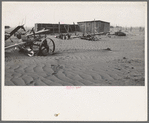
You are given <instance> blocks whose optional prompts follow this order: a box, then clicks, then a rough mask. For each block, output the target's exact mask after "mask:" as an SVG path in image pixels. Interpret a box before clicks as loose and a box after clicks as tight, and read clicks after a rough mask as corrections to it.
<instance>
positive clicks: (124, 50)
mask: <svg viewBox="0 0 149 123" xmlns="http://www.w3.org/2000/svg"><path fill="white" fill-rule="evenodd" d="M49 37H50V38H52V39H53V40H54V42H55V45H56V49H55V53H54V54H53V55H49V56H34V57H28V56H26V55H25V54H23V53H19V52H18V51H17V50H14V49H11V50H7V51H6V52H5V85H7V86H16V85H17V86H144V85H145V79H144V78H145V77H144V74H145V68H144V65H145V63H144V61H145V60H144V59H145V57H144V54H145V51H144V43H145V39H144V33H140V32H139V31H138V32H137V31H136V32H131V33H129V34H127V36H124V37H120V36H119V37H117V36H111V38H109V37H107V36H99V37H100V40H99V41H88V40H82V39H79V38H76V39H71V40H61V39H56V38H54V36H49ZM8 44H9V45H10V41H8V42H7V43H6V45H8ZM107 48H110V49H111V50H107Z"/></svg>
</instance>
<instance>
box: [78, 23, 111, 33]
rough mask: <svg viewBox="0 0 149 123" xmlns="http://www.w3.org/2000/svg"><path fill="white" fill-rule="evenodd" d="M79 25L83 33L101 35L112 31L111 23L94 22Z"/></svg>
mask: <svg viewBox="0 0 149 123" xmlns="http://www.w3.org/2000/svg"><path fill="white" fill-rule="evenodd" d="M77 23H78V26H79V27H80V30H81V32H83V33H100V32H109V31H110V23H109V22H105V21H100V20H93V21H82V22H77Z"/></svg>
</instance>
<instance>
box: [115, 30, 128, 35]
mask: <svg viewBox="0 0 149 123" xmlns="http://www.w3.org/2000/svg"><path fill="white" fill-rule="evenodd" d="M115 35H116V36H126V34H125V33H124V32H121V30H119V31H118V32H115Z"/></svg>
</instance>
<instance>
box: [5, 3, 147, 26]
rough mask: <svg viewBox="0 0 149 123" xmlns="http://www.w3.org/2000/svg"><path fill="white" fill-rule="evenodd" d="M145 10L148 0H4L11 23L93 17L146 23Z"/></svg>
mask: <svg viewBox="0 0 149 123" xmlns="http://www.w3.org/2000/svg"><path fill="white" fill-rule="evenodd" d="M146 13H147V4H146V2H2V21H3V24H4V25H9V26H11V27H14V26H17V25H18V24H21V23H25V25H26V26H28V27H33V26H34V24H35V23H58V22H60V23H65V24H73V22H75V23H77V22H79V21H91V20H94V19H95V20H102V21H106V22H110V25H113V26H116V25H117V26H125V27H126V26H127V27H129V26H145V20H146V18H147V17H146V15H147V14H146ZM25 20H26V22H25Z"/></svg>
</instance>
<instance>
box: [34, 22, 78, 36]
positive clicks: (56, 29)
mask: <svg viewBox="0 0 149 123" xmlns="http://www.w3.org/2000/svg"><path fill="white" fill-rule="evenodd" d="M43 28H45V29H49V33H53V34H54V33H68V32H69V33H71V32H75V31H79V26H78V25H75V24H60V23H58V24H50V23H35V31H39V30H42V29H43Z"/></svg>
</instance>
